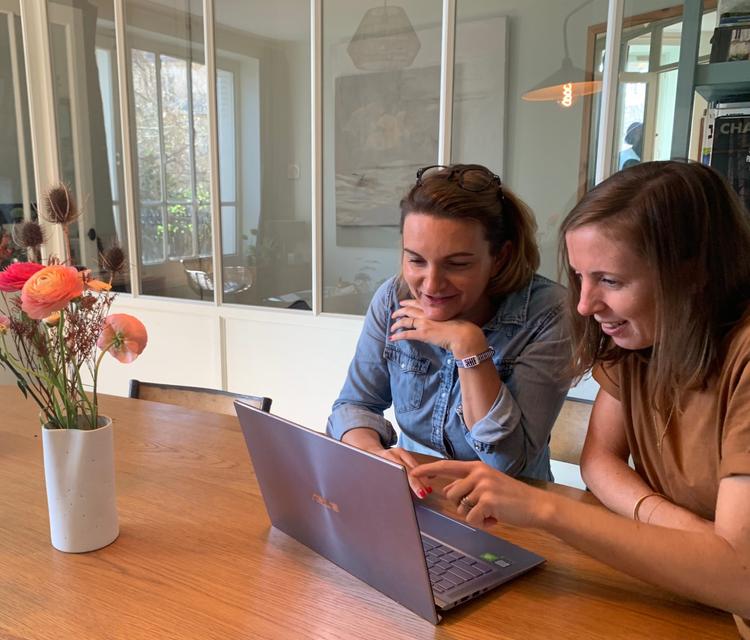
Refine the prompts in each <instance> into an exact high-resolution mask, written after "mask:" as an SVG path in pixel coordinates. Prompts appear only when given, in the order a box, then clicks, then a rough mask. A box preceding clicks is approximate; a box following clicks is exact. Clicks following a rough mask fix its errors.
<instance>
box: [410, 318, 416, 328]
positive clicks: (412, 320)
mask: <svg viewBox="0 0 750 640" xmlns="http://www.w3.org/2000/svg"><path fill="white" fill-rule="evenodd" d="M415 322H416V318H412V319H411V328H412V330H413V329H416V327H415V326H414V323H415Z"/></svg>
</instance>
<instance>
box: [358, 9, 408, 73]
mask: <svg viewBox="0 0 750 640" xmlns="http://www.w3.org/2000/svg"><path fill="white" fill-rule="evenodd" d="M419 47H420V43H419V38H418V37H417V34H416V33H415V32H414V28H413V27H412V26H411V22H409V18H408V16H407V15H406V11H404V10H403V9H402V8H401V7H394V6H384V7H375V8H373V9H368V10H367V12H366V13H365V15H364V16H363V17H362V21H361V22H360V23H359V27H357V31H356V32H355V34H354V36H353V37H352V39H351V42H349V46H348V47H347V48H346V50H347V52H348V53H349V57H350V58H351V59H352V62H354V66H355V67H357V69H362V70H363V71H390V70H393V69H403V68H405V67H408V66H409V65H410V64H411V63H412V62H414V58H416V56H417V53H418V52H419Z"/></svg>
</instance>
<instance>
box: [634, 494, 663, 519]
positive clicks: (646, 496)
mask: <svg viewBox="0 0 750 640" xmlns="http://www.w3.org/2000/svg"><path fill="white" fill-rule="evenodd" d="M652 496H658V497H659V498H664V499H665V500H668V499H669V498H667V496H665V495H664V494H663V493H659V492H657V491H652V492H651V493H647V494H646V495H644V496H641V497H640V498H638V500H637V501H636V503H635V506H634V507H633V520H635V521H637V522H640V521H641V520H640V518H639V517H638V511H639V510H640V508H641V505H642V504H643V503H644V501H645V500H646V498H650V497H652Z"/></svg>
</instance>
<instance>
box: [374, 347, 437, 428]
mask: <svg viewBox="0 0 750 640" xmlns="http://www.w3.org/2000/svg"><path fill="white" fill-rule="evenodd" d="M383 357H384V358H385V359H386V360H387V361H388V371H389V373H390V378H391V397H392V398H393V406H394V408H395V409H396V411H401V412H403V413H405V412H407V411H414V410H415V409H419V408H420V407H421V406H422V396H423V395H424V387H425V384H426V382H427V371H428V369H429V368H430V361H429V359H428V358H421V357H419V356H415V355H411V354H409V353H406V352H405V351H401V350H400V349H396V348H395V347H391V346H387V347H386V348H385V349H384V350H383Z"/></svg>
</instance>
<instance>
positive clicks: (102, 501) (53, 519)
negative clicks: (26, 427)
mask: <svg viewBox="0 0 750 640" xmlns="http://www.w3.org/2000/svg"><path fill="white" fill-rule="evenodd" d="M98 424H99V426H98V427H97V428H96V429H91V430H83V429H47V428H46V427H42V446H43V450H44V479H45V482H46V485H47V507H48V509H49V528H50V536H51V538H52V546H53V547H55V549H59V550H60V551H65V552H68V553H82V552H84V551H93V550H94V549H100V548H101V547H105V546H107V545H108V544H110V543H111V542H112V541H113V540H114V539H115V538H117V536H118V534H119V533H120V527H119V524H118V521H117V498H116V495H115V464H114V439H113V432H112V420H110V419H109V418H107V417H105V416H99V422H98Z"/></svg>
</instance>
